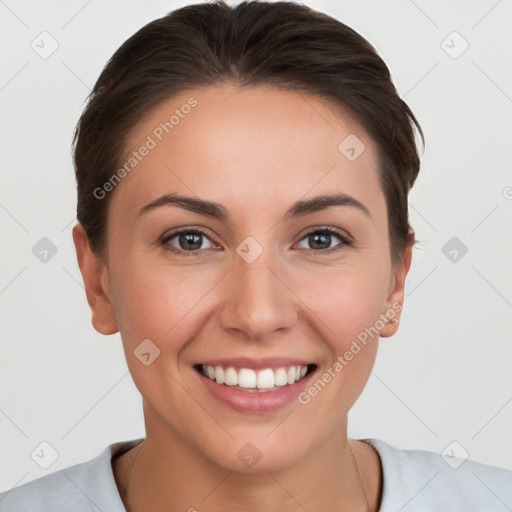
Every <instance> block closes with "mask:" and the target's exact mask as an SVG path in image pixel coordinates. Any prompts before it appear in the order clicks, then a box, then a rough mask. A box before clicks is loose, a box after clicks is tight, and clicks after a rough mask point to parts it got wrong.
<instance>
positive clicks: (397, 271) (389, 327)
mask: <svg viewBox="0 0 512 512" xmlns="http://www.w3.org/2000/svg"><path fill="white" fill-rule="evenodd" d="M411 261H412V245H409V246H407V248H406V249H405V251H404V255H403V258H402V260H401V261H399V262H398V263H397V264H396V265H395V268H394V272H393V275H392V277H391V282H390V293H389V296H388V298H387V300H386V305H385V307H386V309H385V311H383V321H384V322H385V325H384V327H383V328H382V329H381V330H380V337H381V338H388V337H389V336H393V334H395V333H396V332H397V331H398V327H399V325H400V316H401V314H402V308H403V304H404V288H405V278H406V277H407V274H408V272H409V269H410V268H411Z"/></svg>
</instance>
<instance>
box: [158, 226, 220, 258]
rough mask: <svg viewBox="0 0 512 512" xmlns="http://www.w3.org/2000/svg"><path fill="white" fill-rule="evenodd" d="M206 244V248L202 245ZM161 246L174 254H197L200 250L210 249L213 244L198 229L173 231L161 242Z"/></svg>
mask: <svg viewBox="0 0 512 512" xmlns="http://www.w3.org/2000/svg"><path fill="white" fill-rule="evenodd" d="M205 242H206V246H205V245H204V244H205ZM162 245H164V246H166V247H167V248H169V249H170V250H172V251H174V252H181V253H187V252H199V251H200V250H202V249H211V248H212V247H215V244H214V243H213V242H212V241H211V240H210V239H209V238H208V237H207V236H206V233H205V232H204V231H201V230H200V229H195V228H194V229H193V228H187V229H182V230H181V231H175V232H174V233H171V234H169V235H167V236H166V237H165V238H164V239H163V240H162Z"/></svg>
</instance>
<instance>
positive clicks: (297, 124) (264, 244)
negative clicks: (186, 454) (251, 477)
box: [79, 85, 409, 471]
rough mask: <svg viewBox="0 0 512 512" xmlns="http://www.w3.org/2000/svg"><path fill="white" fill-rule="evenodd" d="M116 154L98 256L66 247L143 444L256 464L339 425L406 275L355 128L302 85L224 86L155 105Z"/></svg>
mask: <svg viewBox="0 0 512 512" xmlns="http://www.w3.org/2000/svg"><path fill="white" fill-rule="evenodd" d="M184 105H188V106H189V107H185V106H184ZM173 115H174V118H173V119H172V120H171V121H170V118H171V116H173ZM177 119H179V120H178V121H177ZM166 122H167V124H165V123H166ZM142 147H146V148H147V150H143V149H141V148H142ZM134 151H135V152H136V155H134V154H133V152H134ZM130 156H131V157H132V158H134V159H136V162H135V160H132V161H131V163H128V164H127V167H126V169H130V171H129V172H126V173H120V174H121V176H119V177H122V180H121V182H120V183H119V184H118V185H117V187H116V188H115V190H114V192H110V193H113V197H112V201H111V204H110V209H109V218H108V253H107V256H106V257H105V260H104V262H103V261H100V260H97V262H96V264H95V266H94V270H88V269H87V268H86V265H84V264H83V261H84V257H83V256H82V258H80V257H79V259H81V262H82V263H81V267H82V271H83V272H84V278H85V281H86V286H88V290H89V291H90V295H91V297H92V295H94V294H95V293H96V294H97V295H96V297H95V299H93V300H90V303H91V307H92V309H93V323H94V325H95V327H96V328H97V329H98V330H99V331H100V332H103V333H105V334H110V333H112V332H115V331H116V330H117V329H119V331H120V333H121V336H122V340H123V344H124V350H125V354H126V358H127V362H128V366H129V369H130V371H131V374H132V377H133V379H134V381H135V384H136V386H137V387H138V389H139V390H140V392H141V394H142V395H143V398H144V411H145V420H146V429H147V436H148V438H149V436H153V437H160V438H161V439H164V438H165V439H167V440H170V439H173V440H174V441H176V440H179V442H181V443H183V445H186V446H187V447H189V448H190V449H191V450H192V451H194V452H195V453H196V454H200V455H202V456H203V457H206V458H207V459H209V460H210V461H211V462H213V463H215V464H218V465H220V466H223V467H225V468H228V469H231V470H236V471H248V470H249V469H250V467H251V466H252V464H254V461H256V460H257V459H258V458H259V460H258V461H257V464H256V465H255V467H254V470H258V471H259V470H261V471H268V470H272V469H277V468H282V467H285V466H287V465H289V464H292V463H293V462H295V461H298V460H299V459H303V458H307V457H308V456H313V454H314V453H315V450H317V449H320V447H321V446H326V443H327V445H328V442H329V440H333V439H334V438H338V436H339V435H340V433H343V434H345V435H346V418H347V412H348V410H349V409H350V407H351V406H352V404H353V403H354V401H355V400H356V399H357V397H358V396H359V394H360V393H361V391H362V390H363V387H364V386H365V384H366V382H367V379H368V377H369V375H370V372H371V369H372V366H373V363H374V359H375V356H376V351H377V341H378V336H376V335H375V333H376V332H378V331H379V332H380V334H381V335H382V336H389V335H392V334H393V333H394V332H395V331H396V325H394V324H390V323H385V321H383V318H384V315H386V313H389V312H390V311H391V312H392V313H394V314H395V316H396V318H399V309H400V306H399V304H401V303H402V299H403V281H404V279H405V275H406V273H407V270H408V258H406V263H403V264H400V265H392V262H391V260H390V245H389V244H390V241H389V238H388V220H387V213H386V202H385V197H384V194H383V191H382V189H381V187H380V185H379V180H378V175H377V168H378V161H377V152H376V146H375V143H374V142H373V141H372V140H371V139H370V137H369V136H368V134H367V133H366V132H365V130H364V129H362V127H361V126H360V125H359V124H358V123H357V122H356V121H355V120H353V119H352V118H351V117H350V116H348V115H347V113H346V112H344V111H343V110H342V109H337V113H335V112H334V109H333V106H332V105H330V104H329V103H326V102H325V101H321V100H319V99H318V98H315V97H312V96H308V95H301V94H298V93H294V92H289V91H284V90H279V89H276V88H270V87H261V88H248V89H245V90H244V89H241V88H237V87H235V86H232V85H223V86H218V87H210V88H205V89H202V90H191V91H187V92H185V93H182V94H180V95H179V96H176V97H174V98H172V99H171V100H169V101H167V102H166V103H164V104H161V105H160V106H158V107H157V108H156V109H155V110H154V111H152V112H151V113H150V115H149V116H148V117H147V118H145V119H144V120H143V122H142V123H141V124H140V125H139V126H138V127H137V128H136V130H135V132H134V133H133V136H132V137H131V140H130V143H129V147H128V151H127V161H128V158H129V157H130ZM124 163H125V162H123V164H124ZM121 165H122V164H121ZM123 174H124V177H123ZM171 195H172V196H185V197H186V198H187V200H189V201H190V202H189V203H186V202H173V201H171ZM320 196H329V197H330V198H331V199H329V200H325V201H317V202H314V201H313V200H314V198H318V197H320ZM334 199H336V200H334ZM99 200H101V199H99ZM207 202H208V203H215V205H216V206H215V207H213V206H211V205H208V204H206V203H207ZM326 228H328V229H330V230H331V232H326V231H325V229H326ZM179 232H180V233H181V234H179ZM408 253H409V252H408ZM92 258H93V257H92V256H91V255H89V259H92ZM103 263H105V264H103ZM91 268H92V265H91ZM208 366H210V367H211V369H210V370H209V371H210V376H211V377H212V376H214V374H215V377H217V378H218V379H219V380H220V382H222V381H223V380H226V379H227V380H228V382H230V383H231V384H232V385H227V384H226V382H224V383H218V382H216V381H214V380H212V379H210V378H209V377H208V376H206V375H204V373H206V374H207V373H208ZM292 367H293V368H294V369H293V370H292V369H291V368H292ZM296 367H300V368H299V370H298V372H297V371H296ZM306 367H307V368H308V373H307V374H306V375H305V376H304V377H303V378H301V379H300V380H298V381H295V380H294V379H296V378H298V377H300V375H302V374H303V373H304V371H306V370H305V369H303V368H306ZM228 368H230V369H229V370H228ZM301 370H302V372H301ZM294 372H295V375H294ZM297 373H298V374H299V375H298V376H297ZM231 379H233V380H231ZM236 379H238V383H239V385H238V386H236V385H235V382H236ZM292 381H293V382H294V383H293V384H289V382H292ZM285 383H286V385H284V384H285ZM315 383H316V385H315ZM258 386H261V387H258ZM269 386H271V388H270V389H269ZM251 461H252V462H251Z"/></svg>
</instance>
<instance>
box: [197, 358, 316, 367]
mask: <svg viewBox="0 0 512 512" xmlns="http://www.w3.org/2000/svg"><path fill="white" fill-rule="evenodd" d="M198 364H202V365H203V366H222V367H224V368H229V367H232V368H235V369H237V368H250V369H251V370H264V369H265V368H274V369H277V368H282V367H287V366H308V365H309V364H312V362H311V361H305V360H304V359H297V358H294V357H267V358H262V359H252V358H249V357H234V358H229V359H209V360H207V361H201V362H200V363H198Z"/></svg>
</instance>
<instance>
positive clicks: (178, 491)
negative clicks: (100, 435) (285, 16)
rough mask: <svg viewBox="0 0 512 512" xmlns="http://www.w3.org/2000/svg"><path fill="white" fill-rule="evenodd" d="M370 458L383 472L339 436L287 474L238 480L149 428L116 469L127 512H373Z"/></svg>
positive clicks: (155, 425) (166, 432)
mask: <svg viewBox="0 0 512 512" xmlns="http://www.w3.org/2000/svg"><path fill="white" fill-rule="evenodd" d="M146 417H147V416H146ZM345 427H346V423H345ZM361 445H364V446H361ZM370 453H372V454H373V455H372V456H370ZM375 456H376V457H377V464H378V467H379V469H380V461H379V460H378V455H375V453H374V452H373V449H372V448H370V447H369V445H366V444H365V443H360V442H355V441H349V440H348V439H347V435H346V428H342V429H339V431H338V432H337V433H336V435H335V436H333V437H332V438H331V439H328V440H327V441H326V442H325V443H324V444H323V445H321V446H318V447H316V449H314V450H312V451H311V452H309V453H308V455H307V456H306V457H303V458H302V459H300V460H299V461H297V462H296V463H294V464H293V465H291V466H287V467H286V468H285V469H280V470H276V471H263V472H254V471H251V472H247V473H244V472H235V471H232V470H229V469H226V468H223V467H220V466H219V465H217V464H215V462H213V461H212V460H211V459H208V458H206V457H204V455H202V454H201V453H199V452H198V451H196V450H194V449H193V448H192V447H191V446H190V445H189V444H188V443H186V442H185V441H184V440H183V439H181V438H180V437H179V436H177V435H176V434H175V433H173V432H172V431H170V429H169V427H168V426H167V425H163V424H162V423H160V422H158V421H147V422H146V438H145V440H144V441H143V442H142V443H141V444H139V445H137V446H136V447H135V448H133V449H132V450H130V451H129V452H127V453H126V454H124V455H123V456H121V457H120V458H119V459H117V460H116V461H114V462H113V467H114V475H115V477H116V481H117V483H118V487H119V490H120V494H121V497H122V498H123V501H124V503H125V507H126V509H127V510H128V511H130V512H139V511H145V512H153V511H160V510H166V511H169V512H174V511H185V510H186V511H190V512H194V511H201V510H206V509H207V510H208V511H209V512H220V511H222V512H224V511H225V510H244V511H247V512H253V511H254V512H256V511H260V510H269V511H272V510H279V511H280V512H292V511H293V512H295V511H296V510H301V509H304V510H315V511H318V512H324V511H325V512H333V511H337V510H340V511H341V510H350V511H352V510H353V511H367V510H378V499H379V498H378V497H379V493H380V488H379V480H380V472H379V474H378V478H377V477H376V473H375V458H373V461H372V460H371V459H370V457H375Z"/></svg>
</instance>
